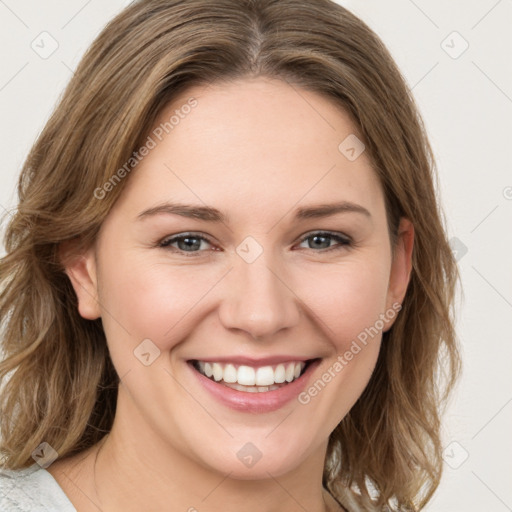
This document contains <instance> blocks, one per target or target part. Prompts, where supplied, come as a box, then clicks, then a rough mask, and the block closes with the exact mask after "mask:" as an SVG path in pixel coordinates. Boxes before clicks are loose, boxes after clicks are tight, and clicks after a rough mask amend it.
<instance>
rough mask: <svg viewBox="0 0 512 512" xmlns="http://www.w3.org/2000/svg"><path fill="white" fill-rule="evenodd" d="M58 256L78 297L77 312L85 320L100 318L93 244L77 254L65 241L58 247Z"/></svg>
mask: <svg viewBox="0 0 512 512" xmlns="http://www.w3.org/2000/svg"><path fill="white" fill-rule="evenodd" d="M59 256H60V260H61V263H62V265H63V266H64V271H65V272H66V274H67V276H68V277H69V279H70V281H71V284H72V285H73V288H74V290H75V293H76V296H77V299H78V312H79V313H80V315H81V316H82V317H83V318H85V319H87V320H96V319H97V318H100V317H101V310H100V304H99V301H98V280H97V268H96V258H95V248H94V246H91V247H90V248H89V249H87V250H85V251H83V252H81V253H78V254H77V252H76V250H75V249H74V247H73V246H72V245H71V244H70V243H67V242H65V243H63V244H61V246H60V247H59Z"/></svg>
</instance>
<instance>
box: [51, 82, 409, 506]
mask: <svg viewBox="0 0 512 512" xmlns="http://www.w3.org/2000/svg"><path fill="white" fill-rule="evenodd" d="M298 91H299V89H297V88H295V87H291V86H290V85H289V84H287V83H285V82H281V81H276V80H269V79H263V78H258V79H253V80H243V81H237V82H233V83H229V84H222V85H220V84H218V85H214V86H209V87H196V88H193V89H191V90H189V91H186V93H184V94H183V95H182V96H181V97H180V98H177V99H176V100H175V101H174V102H173V105H169V107H168V108H167V109H166V111H165V112H162V115H161V118H160V119H159V121H158V122H157V124H156V126H158V125H159V123H160V122H164V121H165V120H168V119H169V118H170V116H171V115H172V113H173V111H174V110H175V109H176V108H179V106H180V105H183V104H185V103H186V101H187V99H188V98H190V97H194V98H196V99H197V101H198V105H197V107H196V108H195V109H194V110H193V111H192V112H191V113H190V114H189V115H187V116H186V117H184V118H183V119H182V120H180V123H179V124H178V125H177V126H175V127H174V129H173V130H172V131H171V132H170V133H169V134H168V135H166V136H165V137H164V138H163V140H162V141H159V142H158V144H157V145H156V147H155V148H154V149H152V150H151V151H150V152H149V154H148V155H147V156H145V157H144V159H143V161H142V162H141V163H140V164H139V165H138V166H137V168H136V170H135V171H133V174H132V175H131V176H130V177H129V182H128V183H127V187H126V188H125V189H124V190H123V193H122V195H121V197H120V199H119V200H118V202H117V203H116V205H115V206H114V208H113V209H112V211H111V212H110V214H109V215H108V217H107V219H106V220H105V221H104V224H103V226H102V229H101V231H100V234H99V237H98V240H97V242H96V244H95V245H94V247H91V248H90V249H89V250H88V251H87V252H86V253H84V254H82V255H81V257H79V258H71V257H69V258H68V257H67V256H66V252H65V251H64V252H63V259H64V261H65V264H66V270H67V273H68V275H69V277H70V279H71V281H72V283H73V286H74V288H75V291H76V293H77V296H78V300H79V311H80V314H81V315H82V316H83V317H84V318H87V319H96V318H99V317H101V318H102V322H103V326H104V329H105V333H106V336H107V341H108V345H109V349H110V353H111V357H112V360H113V363H114V366H115V368H116V371H117V372H118V374H119V375H120V376H121V385H120V388H119V395H118V405H117V410H116V417H115V421H114V425H113V428H112V431H111V433H110V434H109V435H108V436H107V437H106V438H105V439H104V440H103V441H102V442H101V443H99V445H97V446H94V447H92V448H91V449H90V450H88V451H86V452H84V453H83V454H80V455H78V456H75V457H73V458H70V459H62V460H58V461H56V462H55V463H54V464H53V465H52V466H50V467H49V468H48V470H49V472H50V473H51V474H52V475H53V476H54V477H55V479H56V480H57V482H58V483H59V484H60V485H61V487H62V488H63V490H64V492H66V494H67V495H68V496H69V498H70V500H71V502H72V503H73V505H74V506H75V508H77V510H79V512H88V511H95V512H97V511H98V510H102V511H109V512H110V511H123V512H126V511H132V510H133V511H139V510H151V511H159V510H166V511H171V512H175V511H176V512H178V511H189V512H192V511H194V510H197V511H198V512H202V511H209V512H217V511H225V510H244V511H246V512H252V511H258V512H274V511H277V510H279V512H292V511H296V510H298V509H305V510H308V511H309V512H325V511H334V510H343V509H342V508H341V507H340V506H339V505H338V504H336V502H335V501H334V500H333V499H332V497H331V496H330V495H329V493H327V492H326V490H325V489H323V487H322V472H323V467H324V461H325V456H326V450H327V442H328V438H329V434H330V433H331V432H332V431H333V430H334V428H335V427H336V425H337V424H338V423H339V422H340V421H341V420H342V419H343V417H344V416H345V415H346V414H347V412H348V411H349V410H350V408H351V407H352V406H353V405H354V403H355V402H356V400H357V399H358V398H359V396H360V395H361V393H362V392H363V390H364V388H365V387H366V385H367V383H368V381H369V379H370V377H371V374H372V372H373V369H374V367H375V363H376V361H377V357H378V353H379V349H380V343H381V332H382V331H386V330H387V329H389V328H390V327H391V325H392V324H393V322H394V318H395V316H396V315H395V314H393V316H391V315H390V314H388V312H389V311H390V310H391V309H392V308H393V307H394V306H393V305H394V304H395V305H396V304H399V303H401V301H402V300H403V297H404V295H405V292H406V289H407V285H408V282H409V277H410V271H411V252H412V246H413V238H414V236H413V235H414V230H413V227H412V225H411V224H410V222H408V221H407V220H406V219H402V221H401V223H400V227H399V236H398V243H397V246H396V248H395V253H394V255H393V253H392V250H391V249H392V248H391V245H390V234H389V232H388V227H387V219H386V211H385V203H384V196H383V191H382V188H381V185H380V183H379V180H378V178H377V176H376V174H375V173H374V171H373V169H372V168H371V164H370V161H369V159H368V158H367V156H366V154H365V153H364V152H363V154H361V156H359V157H358V158H357V159H355V160H354V161H350V160H349V159H347V158H346V156H345V155H344V154H342V152H340V150H339V149H338V146H339V144H340V143H341V142H342V141H343V140H344V139H345V138H346V137H347V136H349V135H350V134H356V135H357V129H356V127H355V126H354V124H353V123H352V121H351V120H350V118H349V117H348V116H347V115H346V114H345V113H344V112H343V111H341V110H340V109H339V108H336V106H335V105H333V104H332V103H331V102H330V100H328V99H326V98H323V97H322V96H319V95H317V94H314V93H311V92H307V91H304V90H300V94H299V92H298ZM169 201H172V202H175V203H176V202H178V203H187V204H194V205H198V206H205V205H208V206H212V207H214V208H216V209H218V210H220V211H221V212H222V213H224V214H225V216H226V218H225V219H224V220H223V222H212V221H208V220H201V219H198V218H185V217H183V216H179V215H176V214H171V213H165V212H160V213H157V214H154V215H149V214H146V215H142V216H141V214H142V213H143V212H147V210H148V209H151V208H154V207H156V206H161V205H162V204H163V203H165V202H169ZM342 201H343V202H345V205H346V204H348V203H350V204H351V205H352V206H353V205H356V208H353V207H348V208H344V209H343V211H339V212H338V213H336V214H333V215H329V216H322V217H320V216H315V217H312V216H310V217H308V218H300V219H297V218H295V217H294V215H295V211H296V210H297V209H298V208H302V207H311V206H318V205H325V204H331V203H335V202H336V203H339V202H342ZM363 209H364V210H366V212H367V213H364V211H363ZM325 231H329V232H330V233H332V235H331V236H330V237H329V236H327V237H326V238H325V239H324V241H326V245H327V246H328V247H327V248H325V247H322V248H318V247H317V246H315V245H314V244H313V243H312V237H314V236H315V235H317V236H318V234H319V232H321V233H325ZM191 233H192V234H191ZM183 234H189V236H190V237H191V238H194V239H195V237H197V236H199V237H203V238H206V240H203V241H201V240H197V241H198V242H199V243H198V244H197V245H196V249H198V250H197V251H188V250H187V248H186V247H183V245H182V244H180V243H177V242H173V243H172V245H170V244H169V242H170V239H172V238H173V237H176V235H183ZM306 235H307V236H308V238H306ZM333 235H339V236H342V238H341V239H340V238H336V237H335V236H333ZM248 236H250V237H252V240H254V241H256V245H253V246H251V250H255V247H259V248H261V254H260V255H259V257H258V258H257V259H255V260H254V261H252V262H251V263H248V262H247V261H246V260H244V259H243V258H242V257H240V255H239V253H237V251H236V249H237V247H239V246H240V245H241V243H242V242H243V241H244V240H245V239H246V237H248ZM343 237H344V238H343ZM340 240H341V241H340ZM343 240H344V241H343ZM347 240H349V243H346V242H347ZM163 242H166V243H165V244H164V243H163ZM251 243H253V242H251ZM188 252H194V253H195V254H194V255H193V256H187V254H185V253H188ZM382 318H384V320H383V321H382V322H380V323H377V321H378V320H379V319H382ZM371 326H379V330H380V333H379V335H377V336H374V337H373V338H372V339H371V340H370V341H369V342H368V343H367V344H366V345H365V346H364V347H363V348H362V349H361V350H360V351H358V352H357V353H356V354H354V355H353V356H352V357H350V358H349V359H348V358H347V360H344V361H345V363H344V365H343V369H342V370H338V371H333V368H335V366H334V365H335V363H336V361H339V356H340V355H343V354H345V353H347V351H350V350H352V349H351V347H353V344H352V343H353V341H354V340H356V339H357V336H358V334H360V333H361V332H363V331H364V329H365V328H369V327H371ZM146 339H149V340H151V342H152V343H153V344H154V345H155V346H156V347H158V349H159V351H160V354H159V356H158V357H157V358H156V359H155V360H154V362H153V363H152V364H151V365H149V366H145V365H144V364H141V362H140V361H139V360H138V359H137V358H135V357H134V350H135V349H136V348H137V347H138V346H139V345H140V343H141V341H142V340H146ZM242 354H245V355H247V354H250V355H251V356H253V357H256V358H258V357H264V356H269V355H272V356H275V355H281V354H291V355H296V357H297V358H298V357H307V358H308V359H312V358H319V359H320V364H319V366H318V367H316V368H315V369H314V371H313V372H312V374H311V375H310V377H309V382H310V383H313V382H315V381H317V380H318V379H320V378H322V376H323V375H325V374H326V373H329V372H330V374H331V377H332V378H331V379H330V380H329V383H328V385H326V386H325V388H323V389H322V390H321V392H318V393H317V394H313V395H308V396H309V400H308V401H306V400H303V401H302V402H301V401H299V400H297V399H294V400H291V401H290V402H288V403H286V404H285V405H284V406H282V407H280V408H279V409H277V410H275V411H272V412H265V413H263V414H254V413H250V414H249V413H247V412H244V411H240V410H234V409H232V408H230V407H228V406H226V405H225V404H223V403H221V402H219V401H218V400H216V399H214V398H213V397H212V396H211V395H210V394H209V392H207V391H206V390H205V389H204V388H203V387H202V386H201V384H200V382H199V379H198V378H197V375H195V374H194V372H195V370H193V369H191V365H190V364H189V363H188V361H190V360H192V359H199V360H201V358H215V357H231V356H232V357H235V356H237V355H242ZM333 375H335V376H334V377H333ZM247 443H251V445H254V446H256V447H257V448H258V450H259V452H260V453H261V454H262V456H261V459H260V460H259V461H258V462H257V463H256V464H255V465H254V466H252V467H247V466H246V465H244V464H242V463H241V461H240V460H239V458H238V457H237V453H238V452H239V450H240V449H241V448H242V447H243V446H245V445H246V444H247Z"/></svg>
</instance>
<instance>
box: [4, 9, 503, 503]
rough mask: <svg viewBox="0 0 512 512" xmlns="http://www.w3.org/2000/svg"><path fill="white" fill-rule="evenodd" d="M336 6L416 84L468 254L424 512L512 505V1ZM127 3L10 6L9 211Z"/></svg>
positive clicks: (445, 198)
mask: <svg viewBox="0 0 512 512" xmlns="http://www.w3.org/2000/svg"><path fill="white" fill-rule="evenodd" d="M212 1H213V0H212ZM339 2H340V3H341V4H342V5H344V6H346V7H348V8H349V9H351V10H352V11H353V12H354V13H355V14H356V15H359V16H360V17H361V18H362V19H363V20H365V21H366V22H367V23H368V24H369V25H370V26H371V27H372V28H373V29H374V30H375V31H376V32H377V33H378V34H379V35H380V36H381V38H382V39H383V41H384V42H385V44H386V45H387V46H388V48H389V49H390V50H391V52H392V54H393V56H394V57H395V59H396V61H397V63H398V65H399V66H400V68H401V70H402V72H403V74H404V76H405V78H406V79H407V81H408V83H409V85H410V87H411V88H412V89H413V93H414V95H415V97H416V100H417V102H418V105H419V107H420V110H421V112H422V115H423V117H424V119H425V122H426V125H427V129H428V131H429V135H430V139H431V142H432V145H433V147H434V150H435V153H436V157H437V162H438V167H439V174H440V190H439V193H440V196H441V199H442V202H443V205H444V209H445V212H446V214H447V222H448V231H449V236H450V238H453V239H454V244H455V245H454V246H456V247H457V248H458V253H457V254H458V257H459V266H460V271H461V274H462V279H463V286H464V294H465V300H464V301H462V299H461V301H460V307H459V319H458V324H457V325H458V334H459V337H460V340H461V345H462V350H463V358H464V376H463V379H462V380H461V382H460V384H459V386H458V388H457V391H456V393H455V394H454V396H453V399H452V401H451V403H450V406H449V408H448V410H447V413H446V416H445V424H444V425H445V426H444V446H445V461H446V464H445V475H444V478H443V482H442V484H441V486H440V488H439V490H438V492H437V494H436V496H435V498H434V500H433V501H432V502H431V505H429V507H428V508H427V510H428V511H435V512H437V511H441V512H458V511H462V510H465V511H481V510H489V511H493V512H502V511H503V512H505V511H507V510H512V485H511V484H512V481H511V480H512V462H511V455H512V450H511V448H512V441H511V434H512V428H511V427H512V403H511V402H512V386H511V383H512V372H511V370H512V363H511V362H512V343H511V342H512V336H511V327H512V326H511V318H512V314H511V313H512V267H511V258H510V255H511V254H512V237H511V231H512V222H511V221H512V172H511V171H512V166H511V157H510V149H511V146H512V141H511V136H512V72H511V71H512V36H511V33H512V23H511V22H512V0H499V1H497V0H481V1H476V0H473V1H462V0H457V1H450V2H447V1H442V0H432V1H427V0H416V1H413V0H391V1H386V2H383V1H379V0H339ZM128 3H129V2H128V1H126V0H125V1H122V0H109V1H100V0H89V1H86V0H68V1H67V2H62V1H57V0H46V1H36V0H30V1H29V0H0V45H1V46H0V48H1V65H0V109H1V110H0V111H1V117H0V145H1V148H0V150H1V155H2V159H1V165H0V209H2V208H3V209H9V208H12V207H14V205H15V193H14V188H15V182H16V177H17V174H18V172H19V170H20V168H21V165H22V162H23V160H24V158H25V156H26V154H27V152H28V150H29V148H30V147H31V145H32V143H33V141H34V139H35V137H36V136H37V134H38V133H39V131H40V130H41V128H42V127H43V126H44V123H45V121H46V120H47V118H48V116H49V114H50V112H51V111H52V109H53V107H54V105H55V103H56V101H57V99H58V98H59V96H60V94H61V92H62V90H63V88H64V86H65V85H66V84H67V82H68V80H69V79H70V77H71V75H72V72H73V69H74V68H75V66H76V64H77V63H78V60H79V59H80V57H81V56H82V54H83V52H84V51H85V50H86V48H87V47H88V45H89V44H90V43H91V42H92V40H93V39H94V38H95V36H96V35H97V34H98V33H99V31H100V30H101V28H102V27H103V26H104V24H105V23H106V22H107V21H108V20H109V19H110V18H111V17H112V16H113V15H115V14H116V13H117V12H118V11H119V10H121V9H122V8H123V7H124V6H126V5H127V4H128ZM44 31H47V32H48V33H49V34H51V37H52V38H53V39H55V40H56V41H57V42H58V45H59V46H58V48H57V49H56V51H55V52H54V53H53V54H52V55H51V56H49V57H48V58H41V56H39V55H38V53H36V51H34V50H33V49H32V47H31V45H33V46H34V47H36V48H39V51H40V52H43V51H49V49H51V44H52V41H51V39H49V38H48V36H45V35H43V36H40V34H41V33H42V32H44ZM454 31H456V32H457V33H458V35H457V34H453V32H454ZM43 38H46V39H43ZM443 41H444V42H443ZM466 44H469V47H468V48H467V50H466V51H464V52H463V53H461V52H462V50H463V49H464V47H465V46H466ZM450 54H451V55H450ZM459 54H460V55H459ZM454 57H457V58H454ZM466 249H467V252H465V250H466Z"/></svg>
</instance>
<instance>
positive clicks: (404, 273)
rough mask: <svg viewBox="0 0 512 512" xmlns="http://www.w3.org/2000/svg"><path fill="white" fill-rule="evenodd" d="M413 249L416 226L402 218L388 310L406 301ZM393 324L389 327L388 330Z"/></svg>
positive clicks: (390, 283)
mask: <svg viewBox="0 0 512 512" xmlns="http://www.w3.org/2000/svg"><path fill="white" fill-rule="evenodd" d="M413 247H414V225H413V224H412V222H411V221H410V220H409V219H406V218H405V217H402V218H401V219H400V225H399V227H398V236H397V241H396V246H395V252H394V257H393V261H392V264H391V273H390V276H389V286H388V294H387V300H386V310H388V309H390V308H393V304H397V303H398V304H402V302H403V300H404V297H405V294H406V292H407V287H408V285H409V281H410V278H411V271H412V252H413ZM392 324H393V322H391V323H390V324H389V325H388V326H387V329H389V328H390V327H391V325H392ZM387 329H386V330H387Z"/></svg>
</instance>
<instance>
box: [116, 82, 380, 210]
mask: <svg viewBox="0 0 512 512" xmlns="http://www.w3.org/2000/svg"><path fill="white" fill-rule="evenodd" d="M191 98H193V100H192V101H191ZM190 105H194V106H193V107H190ZM149 136H150V137H151V138H152V140H153V141H154V147H153V148H152V149H151V150H150V152H149V154H147V156H145V157H144V158H143V159H142V161H141V163H139V164H138V165H137V168H136V169H135V171H134V172H133V174H132V176H131V177H130V183H129V184H128V187H127V190H126V191H125V192H124V193H123V196H124V198H125V199H129V200H132V201H134V202H136V203H139V205H138V206H139V207H144V206H146V207H147V206H148V203H151V202H158V201H163V200H183V201H192V200H193V202H195V203H197V202H198V199H200V200H201V201H203V202H204V203H207V204H210V205H214V206H216V207H218V208H221V209H223V208H224V206H225V205H226V204H227V203H229V202H230V201H231V200H233V201H236V202H237V203H238V205H242V204H244V205H247V206H248V205H252V206H253V207H255V208H257V209H258V210H261V206H262V204H266V205H276V206H277V205H281V206H282V207H285V206H286V205H288V206H289V207H291V206H292V205H293V204H295V203H297V202H299V201H303V202H305V203H308V202H318V201H324V202H325V201H329V200H332V201H336V200H351V201H358V202H359V203H361V204H363V205H364V206H366V207H369V206H371V205H372V204H374V205H379V204H381V203H382V192H381V190H380V185H379V183H378V180H377V177H376V175H375V173H374V171H373V170H372V168H371V163H370V160H369V159H368V157H367V156H366V154H365V153H364V152H363V153H362V154H361V156H359V157H358V158H357V159H356V160H354V161H351V160H349V159H348V158H347V157H346V155H345V154H344V153H343V152H342V151H340V148H339V146H340V143H342V142H343V141H345V140H346V139H347V137H349V140H352V139H350V137H354V136H358V138H361V137H360V134H359V132H358V128H357V126H356V125H355V124H354V123H353V122H352V120H351V119H350V117H349V116H348V115H347V114H346V112H344V111H343V110H342V109H341V107H339V106H338V105H337V104H335V103H334V102H333V101H332V100H330V99H329V98H325V97H323V96H321V95H319V94H317V93H314V92H310V91H306V90H304V89H301V88H299V87H298V86H296V85H291V84H288V83H286V82H284V81H280V80H274V79H266V78H257V79H250V80H246V79H244V80H238V81H234V82H228V83H216V84H211V85H208V86H196V87H192V88H189V89H188V90H187V91H185V92H184V93H182V94H181V95H180V96H179V97H177V98H175V99H174V101H173V102H172V103H171V104H169V105H168V106H167V107H166V108H165V109H164V110H163V111H162V112H161V114H160V116H159V118H158V120H157V121H156V123H155V125H154V127H153V130H152V131H151V133H150V134H149ZM152 145H153V144H152ZM123 196H122V197H123Z"/></svg>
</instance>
